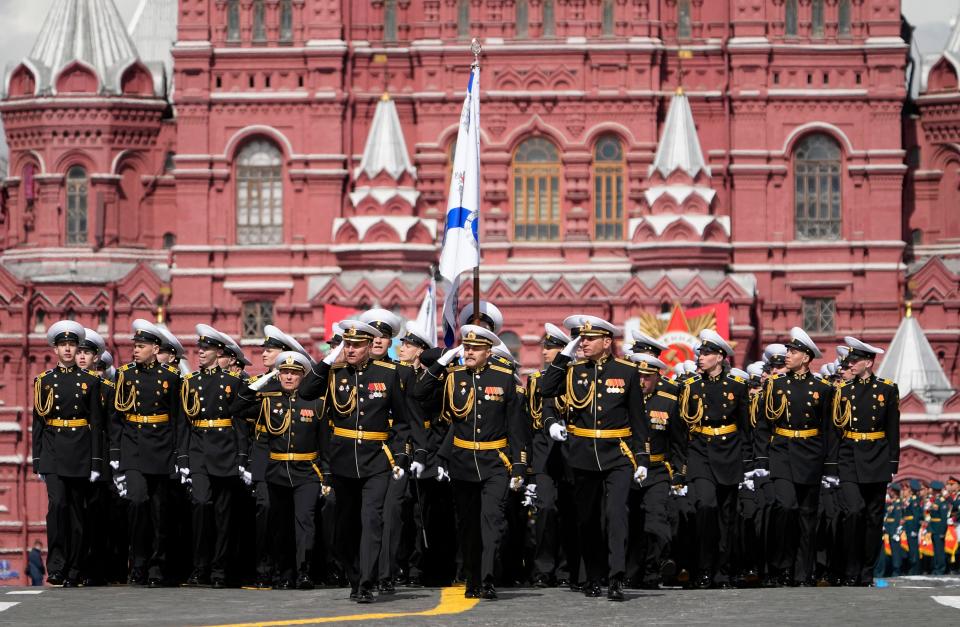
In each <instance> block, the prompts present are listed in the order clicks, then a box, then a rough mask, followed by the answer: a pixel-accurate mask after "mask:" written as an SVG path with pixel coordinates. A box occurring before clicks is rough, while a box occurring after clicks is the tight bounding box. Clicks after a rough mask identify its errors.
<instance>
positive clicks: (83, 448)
mask: <svg viewBox="0 0 960 627" xmlns="http://www.w3.org/2000/svg"><path fill="white" fill-rule="evenodd" d="M74 339H76V338H74ZM101 429H102V411H101V405H100V378H99V377H98V376H97V375H96V374H95V373H93V372H91V371H88V370H83V369H81V368H79V367H78V366H75V365H74V366H62V365H61V366H57V367H56V368H53V369H52V370H48V371H46V372H44V373H43V374H41V375H40V376H38V377H37V378H36V380H35V381H34V403H33V471H34V472H35V473H37V474H39V475H41V476H42V477H43V478H44V482H45V483H46V485H47V572H48V573H49V576H48V581H49V582H50V583H53V584H58V583H63V584H64V585H76V584H77V583H78V581H77V580H78V578H79V576H80V567H81V563H80V562H81V552H82V550H83V547H84V537H83V536H84V508H85V505H86V499H87V495H88V492H89V490H90V483H89V481H90V473H91V470H95V471H97V472H99V471H100V465H101V459H100V458H101Z"/></svg>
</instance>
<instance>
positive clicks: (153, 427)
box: [110, 318, 180, 588]
mask: <svg viewBox="0 0 960 627" xmlns="http://www.w3.org/2000/svg"><path fill="white" fill-rule="evenodd" d="M133 331H134V335H133V359H134V361H133V362H131V363H129V364H126V365H125V366H123V367H121V368H120V369H119V371H118V372H117V382H116V391H115V395H114V401H113V407H114V409H115V410H116V411H115V412H114V414H113V417H112V420H111V424H110V465H111V467H112V468H113V469H114V470H115V471H119V474H118V475H116V476H115V478H114V480H115V481H116V482H117V483H118V484H119V485H121V486H123V488H122V491H125V492H126V494H127V498H128V499H129V500H130V503H131V505H130V510H129V511H130V514H129V515H130V542H131V553H132V555H131V557H132V567H131V570H130V577H129V581H130V583H136V584H142V583H147V584H148V585H149V586H150V587H151V588H156V587H160V586H162V585H164V577H165V576H166V575H167V573H166V572H165V567H166V565H167V558H168V551H169V549H170V547H169V539H168V532H169V529H170V525H169V523H170V520H169V518H170V517H169V514H168V512H169V507H168V504H169V501H170V489H171V481H170V476H171V474H172V473H173V472H174V461H175V457H176V428H177V425H176V423H177V421H178V420H180V414H179V407H180V372H179V370H177V369H176V368H175V367H173V366H172V365H167V364H160V363H159V362H158V361H157V354H158V353H159V351H160V346H161V344H162V343H163V340H162V337H163V334H162V333H161V332H160V330H159V329H158V328H157V327H156V326H155V325H153V324H151V323H149V322H147V321H146V320H143V319H139V318H138V319H137V320H134V322H133ZM151 529H152V531H151Z"/></svg>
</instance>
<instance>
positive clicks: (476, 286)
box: [470, 37, 483, 324]
mask: <svg viewBox="0 0 960 627" xmlns="http://www.w3.org/2000/svg"><path fill="white" fill-rule="evenodd" d="M470 52H472V53H473V65H472V66H471V68H470V71H471V72H472V71H473V70H474V69H476V68H479V67H480V53H481V52H483V47H482V46H481V45H480V40H479V39H477V38H476V37H474V38H473V41H471V42H470ZM477 96H478V97H479V90H478V92H477ZM478 104H479V103H478ZM479 134H480V129H479V128H478V129H477V137H478V138H479ZM478 142H479V139H478ZM477 158H478V160H479V155H478V156H477ZM479 166H480V163H479V161H478V162H477V167H478V169H479ZM477 185H480V181H477ZM476 211H477V212H479V211H480V207H479V205H478V206H477V208H476ZM479 238H480V232H479V230H478V231H477V246H478V248H479V246H480V240H479ZM473 323H474V324H480V259H479V256H478V258H477V265H476V266H474V267H473Z"/></svg>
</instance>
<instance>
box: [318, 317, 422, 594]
mask: <svg viewBox="0 0 960 627" xmlns="http://www.w3.org/2000/svg"><path fill="white" fill-rule="evenodd" d="M350 322H351V321H346V320H345V321H343V322H342V323H341V326H344V325H348V324H349V323H350ZM359 324H363V323H359ZM363 326H367V325H363ZM372 337H373V336H372V335H369V334H366V333H364V332H362V331H357V330H356V329H354V328H352V327H349V328H348V326H344V341H356V340H357V339H358V338H364V339H365V340H366V341H369V340H370V339H371V338H372ZM301 392H302V394H303V396H304V398H319V397H320V396H321V395H323V394H324V393H325V394H326V405H325V408H324V416H325V417H326V419H327V420H328V423H329V426H330V428H329V429H326V430H324V438H325V440H326V442H327V444H326V445H325V447H324V449H323V460H324V466H323V469H324V472H325V473H327V472H329V474H330V475H331V479H330V481H331V485H332V486H333V490H334V493H335V494H336V498H337V510H336V523H335V530H334V537H335V544H336V547H337V550H338V551H339V552H340V563H341V565H342V566H343V569H344V572H345V573H346V575H347V579H349V580H350V585H351V588H352V596H353V597H354V598H355V599H356V600H357V601H359V602H364V603H369V602H371V601H372V600H373V593H372V590H373V587H374V586H375V585H376V583H377V560H378V557H379V555H380V545H381V541H382V533H383V506H384V500H385V498H386V493H387V485H388V482H389V481H390V476H391V474H390V473H391V469H392V468H393V467H394V466H396V454H399V453H402V452H403V446H404V445H403V444H402V443H400V442H399V441H398V440H399V439H398V438H397V437H396V436H397V430H398V429H399V430H402V427H401V425H406V424H407V423H408V422H409V421H410V418H409V417H410V415H411V414H413V413H414V412H413V411H412V410H411V407H410V405H411V403H412V401H411V400H410V397H408V396H407V395H406V394H405V393H404V391H403V389H402V387H401V384H400V373H399V371H398V368H397V365H396V364H393V363H390V362H386V361H379V360H372V359H368V360H366V361H365V362H363V363H360V364H357V365H349V364H335V365H334V366H333V367H332V368H331V367H330V366H329V365H328V364H325V363H322V362H321V363H319V364H317V365H316V366H315V367H314V369H313V370H312V371H311V372H310V373H309V374H308V376H307V380H306V381H305V385H304V387H303V388H302V389H301ZM391 419H392V420H393V427H391V426H390V421H391ZM410 433H412V434H413V437H414V438H415V439H416V440H417V441H418V442H422V438H421V434H422V429H419V428H417V425H413V426H411V427H410ZM417 448H420V449H422V448H423V446H422V444H420V445H419V446H417ZM418 461H419V460H418Z"/></svg>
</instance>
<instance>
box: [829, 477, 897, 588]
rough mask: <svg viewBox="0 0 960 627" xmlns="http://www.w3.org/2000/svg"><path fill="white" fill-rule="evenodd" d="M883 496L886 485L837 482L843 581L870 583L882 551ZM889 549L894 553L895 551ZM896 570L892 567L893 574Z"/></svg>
mask: <svg viewBox="0 0 960 627" xmlns="http://www.w3.org/2000/svg"><path fill="white" fill-rule="evenodd" d="M886 493H887V484H886V483H855V482H853V481H841V482H840V504H841V507H842V508H843V526H842V529H843V532H842V533H843V545H844V547H845V548H846V569H845V573H844V576H845V577H846V578H847V579H859V580H860V582H862V583H867V582H869V581H872V580H873V569H874V566H875V565H876V562H877V556H878V555H879V553H880V550H881V548H882V546H881V544H882V538H883V512H884V500H885V498H886ZM890 542H891V544H893V543H894V542H895V540H893V538H891V539H890ZM891 548H892V549H893V550H894V551H896V547H891ZM897 570H899V569H898V568H896V567H895V568H894V571H897ZM897 574H899V573H897Z"/></svg>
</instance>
